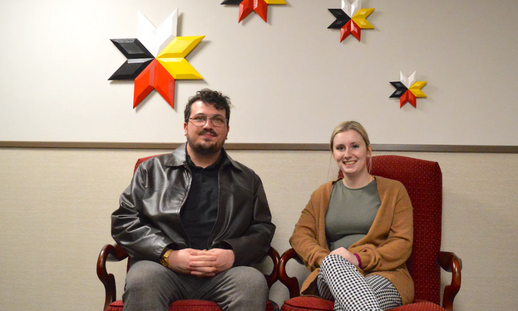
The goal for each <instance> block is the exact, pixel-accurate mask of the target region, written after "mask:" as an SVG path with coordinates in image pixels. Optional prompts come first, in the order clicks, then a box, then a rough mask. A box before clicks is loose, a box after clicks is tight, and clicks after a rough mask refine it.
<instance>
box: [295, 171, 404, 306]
mask: <svg viewBox="0 0 518 311" xmlns="http://www.w3.org/2000/svg"><path fill="white" fill-rule="evenodd" d="M375 178H376V182H377V185H378V194H379V197H380V201H381V206H380V208H379V210H378V214H377V215H376V217H375V219H374V222H373V223H372V226H371V228H370V230H369V232H368V233H367V235H366V236H365V237H363V238H361V239H360V240H359V241H358V242H356V243H354V244H353V245H351V247H350V248H349V251H351V252H352V253H357V254H358V255H359V256H360V259H361V262H362V267H361V269H358V270H359V271H360V273H362V274H363V275H369V274H379V275H381V276H383V277H385V278H387V279H389V280H390V281H391V282H392V284H394V286H395V287H396V289H397V290H398V292H399V294H400V295H401V298H402V300H403V304H408V303H411V302H413V300H414V283H413V281H412V277H411V276H410V273H409V272H408V269H407V266H406V261H407V259H408V258H409V257H410V254H411V252H412V239H413V216H412V203H411V202H410V198H409V197H408V193H407V191H406V189H405V187H404V186H403V184H401V183H400V182H399V181H396V180H391V179H387V178H383V177H379V176H376V177H375ZM338 181H340V182H341V179H339V180H338ZM335 182H336V181H335ZM333 183H334V182H329V183H326V184H324V185H322V186H320V187H319V188H318V189H317V190H315V192H313V194H312V195H311V198H310V200H309V202H308V204H307V205H306V208H304V210H303V211H302V214H301V216H300V219H299V221H298V223H297V224H296V225H295V230H294V231H293V235H292V236H291V238H290V244H291V246H292V247H293V248H294V249H295V251H296V252H297V254H299V256H300V257H301V258H302V260H303V261H304V264H305V265H306V267H307V268H308V269H309V270H310V271H312V273H311V274H310V275H309V277H308V278H307V279H306V281H304V284H303V285H302V291H301V292H302V294H304V295H311V294H314V293H315V291H316V278H317V276H318V271H319V267H320V264H321V263H322V260H323V259H324V257H326V256H327V255H328V254H329V253H330V251H329V247H328V244H327V239H326V231H325V219H326V212H327V208H328V206H329V200H330V198H331V190H332V188H333Z"/></svg>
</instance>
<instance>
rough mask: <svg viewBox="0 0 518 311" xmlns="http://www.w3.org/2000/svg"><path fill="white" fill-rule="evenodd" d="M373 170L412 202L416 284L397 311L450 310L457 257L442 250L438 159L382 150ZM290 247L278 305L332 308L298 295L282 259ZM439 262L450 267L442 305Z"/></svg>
mask: <svg viewBox="0 0 518 311" xmlns="http://www.w3.org/2000/svg"><path fill="white" fill-rule="evenodd" d="M372 174H373V175H378V176H383V177H387V178H391V179H396V180H399V181H400V182H402V183H403V184H404V185H405V187H406V189H407V191H408V194H409V196H410V199H411V201H412V205H413V208H414V245H413V250H412V255H411V257H410V259H408V261H407V265H408V268H409V270H410V274H411V275H412V278H413V280H414V284H415V300H414V303H412V304H408V305H405V306H402V307H399V308H395V309H391V310H397V311H415V310H423V311H424V310H427V311H431V310H438V311H439V310H449V311H451V310H452V309H453V299H454V298H455V295H457V293H458V292H459V290H460V282H461V268H462V261H461V260H460V259H459V258H458V257H457V256H456V255H455V254H454V253H451V252H442V251H440V248H441V223H442V173H441V168H440V167H439V164H438V163H437V162H431V161H425V160H419V159H414V158H409V157H402V156H395V155H385V156H374V157H372ZM297 257H298V256H297V254H296V252H295V251H294V250H293V249H289V250H287V251H286V252H285V253H284V254H283V255H282V256H281V260H280V263H279V278H280V281H281V282H282V283H283V284H285V285H286V286H287V287H288V289H289V293H290V299H288V300H286V301H285V303H284V305H283V306H282V308H281V310H283V311H302V310H333V306H334V303H333V302H332V301H328V300H324V299H321V298H317V297H309V296H308V297H304V296H302V297H300V289H299V283H298V280H297V279H296V277H289V276H288V274H287V272H286V264H287V262H288V260H290V259H291V258H297ZM440 267H442V268H443V269H445V270H446V271H449V272H451V273H452V280H451V284H450V285H447V286H446V287H445V289H444V295H443V302H442V307H441V306H440V305H439V303H440V290H441V273H440Z"/></svg>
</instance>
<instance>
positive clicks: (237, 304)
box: [219, 267, 269, 310]
mask: <svg viewBox="0 0 518 311" xmlns="http://www.w3.org/2000/svg"><path fill="white" fill-rule="evenodd" d="M226 278H227V280H228V279H231V280H232V281H231V282H230V283H232V285H231V286H229V287H228V288H226V290H225V293H224V295H223V297H224V300H223V301H219V303H220V307H221V308H222V309H223V310H227V309H228V310H264V308H265V306H266V300H267V299H268V292H269V288H268V284H267V283H266V279H265V277H264V275H263V274H262V273H261V272H260V271H259V270H257V269H255V268H252V267H234V268H232V269H230V270H228V271H227V275H226Z"/></svg>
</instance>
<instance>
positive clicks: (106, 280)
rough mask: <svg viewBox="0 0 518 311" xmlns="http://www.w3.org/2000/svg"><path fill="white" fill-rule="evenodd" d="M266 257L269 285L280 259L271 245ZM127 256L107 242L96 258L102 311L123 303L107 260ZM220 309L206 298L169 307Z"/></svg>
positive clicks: (271, 309)
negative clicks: (118, 298)
mask: <svg viewBox="0 0 518 311" xmlns="http://www.w3.org/2000/svg"><path fill="white" fill-rule="evenodd" d="M152 157H154V156H150V157H146V158H141V159H138V161H137V163H136V164H135V170H136V169H137V167H138V166H139V165H140V164H141V163H142V162H144V161H146V160H147V159H149V158H152ZM268 257H270V258H271V260H272V262H273V268H272V272H271V273H270V274H269V275H265V278H266V282H267V283H268V287H271V286H272V285H273V283H275V281H277V279H278V267H277V266H278V264H279V260H280V256H279V253H278V252H277V251H276V250H275V249H274V248H273V247H271V248H270V250H269V252H268ZM127 258H128V254H127V253H126V251H124V249H123V248H122V247H121V246H120V245H118V244H113V245H110V244H107V245H105V246H104V247H103V248H102V249H101V252H100V253H99V257H98V258H97V276H98V277H99V279H100V280H101V282H102V283H103V285H104V290H105V300H104V307H103V311H122V310H123V304H122V300H116V299H117V298H116V297H117V291H116V286H115V277H114V275H113V274H111V273H108V271H107V269H106V263H107V262H108V261H123V260H125V259H127ZM173 310H174V311H221V308H220V307H219V306H218V305H217V304H216V303H215V302H212V301H206V300H194V299H189V300H179V301H175V302H174V303H173V304H172V305H171V306H170V307H169V311H173ZM266 310H267V311H275V310H279V306H278V305H277V304H276V303H275V302H274V301H268V303H267V305H266Z"/></svg>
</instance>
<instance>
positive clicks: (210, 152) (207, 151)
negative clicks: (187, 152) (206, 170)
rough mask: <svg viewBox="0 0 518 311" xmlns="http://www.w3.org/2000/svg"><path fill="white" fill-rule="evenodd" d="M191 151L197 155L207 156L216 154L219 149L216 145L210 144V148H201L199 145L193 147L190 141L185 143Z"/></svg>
mask: <svg viewBox="0 0 518 311" xmlns="http://www.w3.org/2000/svg"><path fill="white" fill-rule="evenodd" d="M187 143H189V146H190V147H191V149H192V151H194V152H196V153H197V154H199V155H203V156H209V155H213V154H216V153H218V152H219V151H220V150H221V148H218V146H217V144H212V145H210V146H203V145H201V144H198V145H194V144H192V143H191V142H190V141H187Z"/></svg>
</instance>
